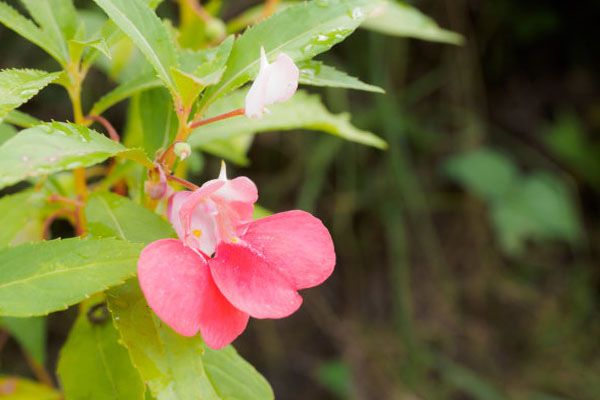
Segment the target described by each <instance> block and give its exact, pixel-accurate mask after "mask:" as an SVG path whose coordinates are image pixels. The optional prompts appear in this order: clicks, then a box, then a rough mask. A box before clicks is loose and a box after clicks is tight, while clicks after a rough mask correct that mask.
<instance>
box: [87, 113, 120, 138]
mask: <svg viewBox="0 0 600 400" xmlns="http://www.w3.org/2000/svg"><path fill="white" fill-rule="evenodd" d="M85 119H88V120H91V121H96V122H98V123H99V124H100V125H102V126H103V127H104V129H106V133H108V136H109V137H110V138H111V139H112V140H114V141H115V142H120V141H121V136H119V134H118V133H117V130H116V129H115V127H114V126H112V124H111V123H110V122H109V121H108V120H107V119H106V118H104V117H102V116H100V115H88V116H87V117H85Z"/></svg>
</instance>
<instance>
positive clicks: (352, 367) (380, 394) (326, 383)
mask: <svg viewBox="0 0 600 400" xmlns="http://www.w3.org/2000/svg"><path fill="white" fill-rule="evenodd" d="M229 3H231V4H230V6H229V9H227V10H225V13H226V15H233V14H234V11H235V10H237V9H242V8H244V5H245V3H247V2H243V1H237V0H236V1H235V2H229ZM232 3H235V4H232ZM414 4H415V5H416V6H417V7H418V8H419V9H420V10H422V11H423V12H425V13H426V14H428V15H430V16H432V17H434V18H435V19H436V21H438V22H439V23H440V25H441V26H443V27H445V28H448V29H451V30H455V31H457V32H460V33H462V34H463V35H464V36H465V38H466V42H465V45H464V46H462V47H455V46H449V45H441V44H433V43H427V42H421V41H416V40H405V39H400V38H391V37H384V36H382V35H379V34H375V33H370V32H367V31H358V32H357V33H356V34H354V35H353V36H351V37H350V38H349V39H348V40H346V41H345V42H344V43H343V44H341V45H339V46H337V47H336V48H335V49H334V50H333V51H332V52H331V53H330V54H328V55H327V56H326V57H324V59H326V60H327V61H328V62H329V63H333V64H336V65H339V66H340V67H342V68H343V69H345V70H346V71H348V72H349V73H351V74H353V75H355V76H359V77H360V78H361V79H363V80H365V81H367V82H369V83H374V84H378V85H381V86H382V87H384V88H385V89H386V91H387V94H386V95H377V94H365V93H359V92H346V91H343V90H323V91H321V92H322V94H323V95H324V98H325V99H326V102H327V104H328V106H329V107H330V109H332V110H334V111H336V112H341V111H344V110H350V111H351V112H352V113H353V122H354V123H355V124H356V125H357V126H359V127H361V128H363V129H368V130H370V131H372V132H375V133H377V134H379V135H380V136H382V137H384V138H385V139H386V140H387V141H388V143H389V144H390V148H389V150H387V151H378V150H374V149H370V148H365V147H361V146H360V145H357V144H354V143H347V142H342V141H340V140H338V139H336V138H332V137H329V136H325V135H322V134H315V133H301V132H297V133H284V134H273V133H269V134H264V135H261V136H259V137H258V138H257V140H256V142H255V145H254V146H253V148H252V150H251V152H250V155H249V158H250V159H251V160H252V165H251V166H250V167H248V168H233V170H232V175H234V174H243V175H247V176H249V177H251V178H252V179H253V180H254V181H255V182H256V183H257V185H258V187H259V189H260V194H261V198H260V200H259V202H260V204H261V205H263V206H265V207H267V208H269V209H271V210H273V211H283V210H287V209H291V208H301V209H305V210H308V211H311V212H313V213H315V214H316V215H317V216H318V217H320V218H321V219H323V220H324V222H325V224H326V225H327V226H328V227H329V228H330V230H331V233H332V236H333V238H334V241H335V244H336V251H337V256H338V262H337V267H336V271H335V273H334V275H333V276H332V277H331V278H330V279H329V280H328V281H327V282H326V283H325V284H324V285H323V286H321V287H319V288H316V289H310V290H307V291H305V292H304V299H305V303H304V306H303V307H302V309H301V310H300V311H299V312H298V313H296V314H294V315H293V316H292V317H290V318H287V319H284V320H276V321H258V320H252V321H251V323H250V329H248V331H246V333H245V334H244V335H243V336H242V337H241V338H240V339H238V340H237V341H236V343H235V345H236V347H237V348H238V350H239V351H240V353H242V355H244V356H245V357H246V358H247V359H248V360H249V361H250V362H251V363H252V364H254V365H255V366H256V367H257V368H258V369H259V370H260V371H261V372H263V373H264V374H265V375H266V377H267V378H268V380H269V381H270V382H271V383H272V385H273V387H274V389H275V392H276V394H277V398H280V399H291V400H295V399H338V398H340V399H457V400H458V399H483V400H486V399H491V400H495V399H532V400H557V399H581V400H586V399H589V400H592V399H598V398H600V320H599V316H600V312H599V311H600V310H599V299H598V290H599V286H600V285H599V283H600V281H599V271H598V267H599V264H598V251H599V243H600V242H599V240H598V239H599V234H600V229H599V227H600V226H599V224H598V218H599V208H598V204H599V203H598V194H599V192H600V146H599V143H598V139H597V133H598V130H599V129H600V98H599V95H598V77H599V75H598V72H599V71H600V69H599V67H600V62H599V59H598V55H599V52H600V49H599V46H600V42H599V40H598V39H599V38H600V32H599V30H600V25H599V24H598V18H599V17H600V2H598V1H578V2H567V1H541V0H540V1H534V0H530V1H517V0H494V1H483V0H445V1H418V2H414ZM171 6H172V5H169V4H167V5H166V6H162V8H161V12H164V13H167V14H168V13H169V12H170V8H169V7H171ZM0 43H1V46H0V47H1V48H2V53H3V55H2V64H3V65H2V67H11V66H15V67H17V66H18V67H24V66H30V67H31V66H35V67H38V68H42V69H48V70H52V69H53V68H54V67H55V66H54V65H53V64H52V62H50V61H47V57H46V56H44V55H43V53H42V52H41V51H39V50H38V49H36V48H34V47H33V46H32V45H29V44H27V43H26V42H25V41H24V40H22V39H21V38H18V37H17V36H15V35H14V34H12V33H11V32H8V31H7V30H5V29H1V28H0ZM87 82H88V87H87V88H86V89H87V92H86V93H87V98H86V99H84V100H85V101H86V102H88V103H91V102H92V101H94V100H95V99H96V98H97V97H98V96H99V95H101V94H102V93H104V92H105V91H106V88H107V85H108V84H109V82H108V81H107V79H106V78H105V77H104V76H103V75H102V74H101V73H100V72H94V73H93V74H92V75H91V76H90V77H89V78H88V80H87ZM311 90H314V89H311ZM69 109H70V108H69V106H68V99H67V96H66V94H65V93H64V92H63V91H62V90H61V89H60V88H58V87H51V88H49V89H46V90H44V91H43V92H42V94H41V95H40V96H38V97H36V98H35V99H34V100H33V101H32V102H30V103H29V104H28V105H26V106H25V107H24V110H26V111H28V112H31V113H32V114H33V115H36V116H38V117H41V118H45V119H52V118H53V119H56V120H64V119H69V118H70V111H69ZM124 110H125V108H124V106H122V107H117V108H115V109H114V110H111V111H110V112H109V113H107V116H108V117H109V119H110V120H111V121H113V123H114V124H115V125H116V126H117V127H122V123H123V121H124ZM557 132H558V133H557ZM561 134H562V135H563V136H560V135H561ZM557 135H558V136H557ZM553 137H554V138H556V137H559V138H566V139H564V140H552V138H553ZM557 143H558V144H557ZM574 143H575V144H574ZM482 146H483V147H485V148H488V149H493V150H496V151H499V152H500V153H501V154H504V155H505V156H507V157H508V158H509V160H510V162H511V163H512V165H513V166H514V167H515V168H517V169H518V171H519V173H521V174H523V175H524V176H527V175H528V174H530V173H532V172H533V171H543V172H544V173H546V174H551V175H552V176H553V177H555V179H557V180H559V182H561V184H562V185H563V186H564V188H566V190H567V192H568V196H567V198H568V205H569V207H571V208H573V209H574V210H575V212H576V217H577V224H578V227H579V232H580V233H579V236H578V237H577V239H576V240H568V238H564V237H561V236H560V235H554V236H552V235H545V236H544V235H541V236H540V237H528V236H527V235H524V236H523V237H520V238H519V246H520V250H519V251H514V252H513V251H507V250H506V249H505V248H503V247H502V246H501V245H500V241H499V235H500V233H499V228H498V226H497V222H496V221H495V220H494V218H493V216H492V206H493V205H492V203H491V202H490V201H489V199H486V198H485V196H481V195H478V193H477V191H476V190H472V188H470V187H469V185H464V184H461V182H460V179H453V178H452V177H451V176H449V174H448V173H445V166H446V165H447V162H448V160H450V159H452V158H453V157H455V156H456V155H459V154H462V153H463V152H465V151H469V150H472V149H479V148H481V147H482ZM218 162H219V160H216V159H214V158H212V157H207V158H206V168H205V171H204V172H203V174H202V175H201V176H198V177H195V178H194V181H196V182H198V183H200V182H202V181H203V180H205V179H208V178H210V177H213V176H214V175H215V174H216V171H217V168H218ZM473 169H474V170H477V165H473ZM488 172H489V173H488V174H487V175H485V181H486V182H488V183H489V182H491V185H492V186H493V184H494V182H495V181H494V180H495V177H496V175H495V173H496V172H495V170H493V169H492V170H491V171H488ZM545 201H546V199H545V198H544V196H541V197H539V198H536V199H535V202H539V207H540V209H543V208H544V203H545ZM535 202H534V205H533V206H534V207H535V206H536V204H535ZM542 215H543V219H544V220H545V221H549V222H552V221H553V220H555V219H557V218H560V216H559V215H558V214H557V213H553V212H549V213H546V214H543V213H542ZM300 245H301V244H300ZM71 320H72V315H70V314H69V313H61V314H58V315H55V316H52V317H51V319H50V337H49V340H50V347H51V351H52V352H53V354H54V357H52V359H51V362H53V360H55V356H56V352H57V350H58V348H59V347H60V345H61V344H62V343H63V341H64V340H65V338H66V334H67V332H68V328H69V324H70V321H71ZM19 357H20V356H19V352H18V347H17V345H16V344H15V343H14V342H12V341H9V342H8V343H7V344H6V346H5V348H4V349H3V352H2V359H1V360H2V364H1V368H2V371H3V372H14V371H20V372H23V373H27V372H26V371H27V368H26V366H25V365H24V364H23V362H22V361H21V360H20V359H19Z"/></svg>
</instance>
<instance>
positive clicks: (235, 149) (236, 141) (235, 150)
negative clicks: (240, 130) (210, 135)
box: [200, 134, 254, 166]
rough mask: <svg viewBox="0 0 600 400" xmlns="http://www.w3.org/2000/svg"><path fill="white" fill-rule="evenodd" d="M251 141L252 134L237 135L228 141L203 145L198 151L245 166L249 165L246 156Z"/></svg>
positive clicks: (214, 141)
mask: <svg viewBox="0 0 600 400" xmlns="http://www.w3.org/2000/svg"><path fill="white" fill-rule="evenodd" d="M253 141H254V134H245V135H237V136H234V137H231V138H229V139H224V140H218V139H217V140H213V141H210V142H208V143H204V144H203V145H202V146H200V149H202V151H205V152H207V153H209V154H212V155H213V156H216V157H219V158H222V159H224V160H226V161H230V162H232V163H234V164H237V165H241V166H247V165H249V164H250V160H249V159H248V157H247V154H248V150H250V146H251V145H252V142H253Z"/></svg>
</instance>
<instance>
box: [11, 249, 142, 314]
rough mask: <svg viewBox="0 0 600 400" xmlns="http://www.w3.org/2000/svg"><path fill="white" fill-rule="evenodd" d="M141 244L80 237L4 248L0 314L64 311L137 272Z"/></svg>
mask: <svg viewBox="0 0 600 400" xmlns="http://www.w3.org/2000/svg"><path fill="white" fill-rule="evenodd" d="M141 250H142V245H141V244H135V243H129V242H125V241H121V240H116V239H88V240H81V239H78V238H74V239H65V240H52V241H48V242H39V243H33V244H24V245H20V246H15V247H9V248H5V249H2V250H0V315H7V316H12V317H28V316H33V315H46V314H48V313H51V312H54V311H58V310H64V309H66V308H67V307H68V306H70V305H72V304H75V303H78V302H80V301H81V300H83V299H85V298H86V297H88V296H90V295H91V294H94V293H97V292H100V291H103V290H105V289H107V288H109V287H111V286H114V285H118V284H120V283H122V282H123V281H124V280H125V279H127V278H128V277H131V276H132V275H134V274H135V271H136V263H137V259H138V256H139V253H140V251H141Z"/></svg>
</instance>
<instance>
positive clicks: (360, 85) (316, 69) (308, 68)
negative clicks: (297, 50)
mask: <svg viewBox="0 0 600 400" xmlns="http://www.w3.org/2000/svg"><path fill="white" fill-rule="evenodd" d="M298 68H299V69H300V83H302V84H304V85H311V86H325V87H336V88H344V89H355V90H364V91H366V92H374V93H385V90H383V89H382V88H380V87H379V86H374V85H369V84H367V83H364V82H362V81H361V80H360V79H358V78H355V77H353V76H350V75H348V74H346V73H345V72H342V71H338V70H337V69H335V68H333V67H330V66H328V65H325V64H323V63H322V62H320V61H315V60H309V61H305V62H303V63H301V64H300V65H298Z"/></svg>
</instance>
